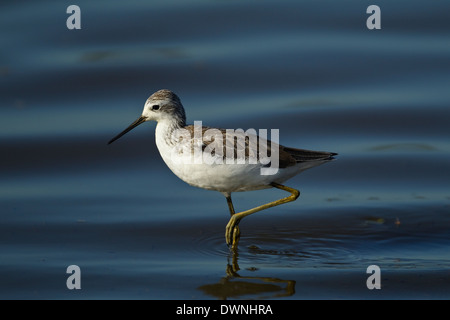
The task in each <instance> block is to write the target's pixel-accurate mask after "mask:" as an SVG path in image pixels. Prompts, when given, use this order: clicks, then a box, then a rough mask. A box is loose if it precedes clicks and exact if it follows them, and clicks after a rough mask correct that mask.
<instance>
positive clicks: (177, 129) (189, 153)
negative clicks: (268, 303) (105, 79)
mask: <svg viewBox="0 0 450 320" xmlns="http://www.w3.org/2000/svg"><path fill="white" fill-rule="evenodd" d="M152 120H154V121H157V126H156V134H155V137H156V146H157V147H158V150H159V153H160V154H161V157H162V158H163V160H164V162H165V163H166V164H167V166H168V167H169V168H170V169H171V170H172V172H173V173H174V174H175V175H177V176H178V177H179V178H180V179H181V180H183V181H185V182H186V183H188V184H190V185H192V186H195V187H199V188H203V189H207V190H216V191H219V192H221V193H222V194H223V195H224V196H225V198H226V200H227V204H228V208H229V210H230V214H231V218H230V220H229V222H228V224H227V226H226V229H225V239H226V243H227V244H228V245H229V246H230V247H231V248H233V249H236V248H237V245H238V241H239V237H240V230H239V222H240V221H241V220H242V219H243V218H244V217H246V216H248V215H250V214H252V213H255V212H258V211H261V210H264V209H267V208H270V207H274V206H277V205H280V204H283V203H287V202H290V201H294V200H296V199H297V198H298V196H299V195H300V192H299V191H298V190H296V189H293V188H290V187H287V186H284V185H282V183H284V181H286V180H288V179H290V178H292V177H293V176H295V175H297V174H299V173H300V172H302V171H304V170H306V169H309V168H312V167H315V166H317V165H320V164H322V163H325V162H328V161H330V160H332V159H333V156H335V155H337V154H336V153H333V152H323V151H310V150H304V149H295V148H288V147H284V146H282V145H279V144H277V143H273V142H272V141H270V140H268V139H267V140H266V139H264V138H260V137H258V136H255V135H254V134H252V133H244V134H242V133H240V134H237V133H236V132H234V131H231V133H230V130H225V129H215V128H209V127H204V126H200V128H198V126H195V125H187V124H186V114H185V111H184V108H183V105H182V104H181V101H180V98H179V97H178V96H177V95H176V94H175V93H173V92H172V91H170V90H166V89H163V90H159V91H157V92H155V93H154V94H152V95H151V96H150V97H149V98H148V99H147V101H146V102H145V105H144V110H143V112H142V115H141V116H140V117H139V118H138V119H137V120H136V121H134V122H133V123H132V124H131V125H130V126H128V127H127V128H126V129H125V130H124V131H122V132H121V133H120V134H118V135H117V136H115V137H114V138H113V139H111V140H110V141H109V142H108V144H110V143H112V142H114V141H115V140H117V139H119V138H120V137H121V136H123V135H124V134H126V133H127V132H129V131H130V130H132V129H133V128H135V127H137V126H138V125H140V124H142V123H144V122H146V121H152ZM211 132H212V133H214V134H211ZM208 133H209V134H208ZM205 136H206V138H205ZM242 137H244V140H240V141H241V144H239V143H236V141H237V140H239V139H240V138H242ZM255 137H256V138H258V139H257V140H254V139H253V138H255ZM219 141H220V142H221V144H217V142H219ZM224 141H225V142H226V143H225V144H226V147H225V144H224V143H223V142H224ZM242 141H244V142H243V143H242ZM252 141H256V143H251V142H252ZM229 142H231V146H232V147H231V149H230V144H229ZM211 146H214V148H211ZM230 150H231V152H228V151H230ZM263 150H265V152H266V157H263V156H262V155H263V152H262V151H263ZM222 151H223V152H222ZM240 151H244V152H240ZM199 154H200V157H198V155H199ZM239 154H240V155H241V156H242V157H243V159H240V160H241V161H228V160H230V157H231V160H233V158H236V157H238V155H239ZM268 154H270V157H268V156H267V155H268ZM194 155H197V157H195V156H194ZM225 158H227V159H226V160H227V161H223V160H224V159H225ZM263 158H264V159H263ZM238 160H239V159H238ZM242 160H244V161H242ZM252 160H253V161H252ZM274 160H275V161H274ZM273 162H276V165H275V166H274V163H273ZM269 168H272V169H274V170H271V171H269V172H268V173H267V172H266V173H263V170H265V169H269ZM272 187H273V188H278V189H281V190H285V191H287V192H289V193H290V195H289V196H288V197H285V198H282V199H279V200H276V201H273V202H270V203H266V204H264V205H261V206H258V207H255V208H252V209H249V210H246V211H242V212H235V210H234V206H233V202H232V200H231V193H232V192H240V191H250V190H260V189H267V188H272Z"/></svg>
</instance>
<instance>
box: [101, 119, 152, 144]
mask: <svg viewBox="0 0 450 320" xmlns="http://www.w3.org/2000/svg"><path fill="white" fill-rule="evenodd" d="M146 120H147V118H146V117H144V116H140V117H139V119H137V120H136V121H135V122H133V123H132V124H130V125H129V126H128V128H126V129H125V130H123V131H122V132H121V133H119V134H118V135H117V136H115V137H114V138H112V139H111V140H110V141H109V142H108V144H111V143H113V142H114V141H116V140H117V139H119V138H120V137H121V136H123V135H124V134H125V133H127V132H128V131H131V130H133V129H134V128H136V127H137V126H138V125H140V124H141V123H144V122H145V121H146Z"/></svg>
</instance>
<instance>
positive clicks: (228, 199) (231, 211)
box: [225, 194, 241, 248]
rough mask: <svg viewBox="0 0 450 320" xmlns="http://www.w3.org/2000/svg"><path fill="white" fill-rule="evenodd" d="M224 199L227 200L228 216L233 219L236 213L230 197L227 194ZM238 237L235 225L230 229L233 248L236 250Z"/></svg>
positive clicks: (239, 234) (237, 229) (238, 232)
mask: <svg viewBox="0 0 450 320" xmlns="http://www.w3.org/2000/svg"><path fill="white" fill-rule="evenodd" d="M225 197H226V198H227V203H228V209H230V215H231V217H233V216H234V215H235V214H236V213H235V211H234V206H233V201H231V195H230V194H227V195H226V196H225ZM240 236H241V231H240V230H239V226H238V225H235V226H234V228H233V229H232V238H233V248H237V245H238V243H239V238H240Z"/></svg>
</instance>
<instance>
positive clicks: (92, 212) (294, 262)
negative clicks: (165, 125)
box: [0, 0, 450, 299]
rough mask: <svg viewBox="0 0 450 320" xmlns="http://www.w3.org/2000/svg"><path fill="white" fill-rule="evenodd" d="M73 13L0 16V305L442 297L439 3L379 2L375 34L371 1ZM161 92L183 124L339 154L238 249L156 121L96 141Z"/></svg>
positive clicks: (153, 4) (32, 5) (446, 57)
mask: <svg viewBox="0 0 450 320" xmlns="http://www.w3.org/2000/svg"><path fill="white" fill-rule="evenodd" d="M70 4H72V3H65V2H58V3H57V2H54V1H33V2H26V3H25V4H22V3H20V4H19V3H18V2H10V3H3V4H1V5H0V8H1V10H0V39H1V42H0V43H1V51H0V148H1V157H0V221H1V222H0V298H1V299H123V298H127V299H223V298H229V299H241V298H256V299H259V298H260V299H264V298H278V299H305V298H306V299H310V298H322V299H328V298H333V299H335V298H337V299H349V298H364V299H417V298H425V299H448V298H450V293H449V287H450V286H449V285H450V272H449V270H450V254H449V252H450V250H449V249H450V188H449V187H450V126H449V125H448V124H449V119H450V90H449V88H450V42H449V35H450V22H449V20H448V12H449V11H450V4H449V3H448V1H432V2H425V1H395V2H392V1H377V3H376V4H377V5H378V6H380V8H381V18H382V20H381V26H382V28H381V30H372V31H371V30H368V29H367V28H366V19H367V17H368V16H369V15H368V14H366V9H367V7H368V6H369V5H371V4H373V3H371V2H368V1H356V0H352V1H346V2H345V5H344V4H343V3H341V2H337V1H331V0H330V1H239V2H237V1H231V2H229V1H206V0H205V1H200V0H199V1H191V2H189V3H188V2H187V1H180V0H179V1H148V2H145V3H144V2H142V1H126V2H123V1H95V2H92V1H77V3H76V4H77V5H78V6H79V7H80V8H81V26H82V29H81V30H68V29H67V28H66V19H67V18H68V17H69V14H67V13H66V8H67V6H69V5H70ZM161 88H168V89H171V90H173V91H174V92H176V93H177V94H178V95H179V96H180V97H181V100H182V102H183V104H184V106H185V109H186V112H187V116H188V122H190V123H192V122H193V121H194V120H201V121H203V124H205V125H209V126H217V127H221V128H243V129H248V128H255V129H256V130H258V129H272V128H273V129H279V130H280V143H281V144H283V145H287V146H291V147H297V148H305V149H313V150H326V151H333V152H338V153H339V156H338V157H337V160H336V161H333V162H331V163H327V164H325V165H323V166H320V167H318V168H314V169H311V170H309V171H306V172H304V173H302V174H301V175H300V176H297V177H295V178H293V179H292V180H290V181H289V182H287V183H286V184H287V185H288V186H291V187H294V188H297V189H299V190H300V191H301V196H300V198H299V199H298V200H297V201H295V202H293V203H289V204H285V205H283V206H279V207H276V208H272V209H269V210H266V211H263V212H260V213H256V214H254V215H252V216H250V217H248V218H246V219H244V220H243V221H242V223H241V232H242V237H241V241H240V245H239V251H238V253H237V254H236V255H233V254H231V253H230V251H229V250H228V248H227V246H226V245H225V240H224V229H225V225H226V223H227V222H228V218H229V213H228V208H227V205H226V201H225V199H224V197H223V196H222V195H221V194H220V193H217V192H212V191H205V190H201V189H197V188H194V187H191V186H189V185H187V184H185V183H184V182H182V181H181V180H179V179H178V178H177V177H175V176H174V175H173V174H172V173H171V172H170V170H169V169H168V168H167V167H166V166H165V164H164V162H163V161H162V159H161V158H160V156H159V154H158V152H157V149H156V146H155V143H154V127H155V124H151V123H147V124H145V125H142V126H140V127H139V128H137V129H135V130H133V131H132V132H130V133H128V134H127V135H126V136H124V137H123V138H121V139H120V140H119V141H117V142H115V143H114V144H112V145H109V146H108V145H106V143H107V141H109V140H110V139H111V138H112V137H113V136H115V135H116V134H117V133H119V132H120V131H122V130H123V129H124V128H126V127H127V126H128V125H129V124H130V123H131V122H132V121H134V120H135V119H136V118H137V117H138V116H139V115H140V113H141V111H142V107H143V105H144V102H145V100H146V99H147V97H148V96H149V95H150V94H151V93H153V92H154V91H156V90H158V89H161ZM284 196H285V193H284V192H282V191H279V190H263V191H255V192H246V193H236V194H233V199H234V204H235V207H236V209H237V210H245V209H247V208H251V207H252V206H256V205H259V204H262V203H265V202H267V201H270V200H276V199H278V198H281V197H284ZM69 265H78V266H79V267H80V269H81V290H69V289H68V288H67V286H66V280H67V278H68V277H69V274H67V273H66V269H67V267H68V266H69ZM369 265H378V266H379V267H380V270H381V290H369V289H368V288H367V286H366V280H367V278H368V276H369V274H367V273H366V269H367V267H368V266H369Z"/></svg>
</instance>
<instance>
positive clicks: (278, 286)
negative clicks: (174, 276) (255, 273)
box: [197, 250, 295, 300]
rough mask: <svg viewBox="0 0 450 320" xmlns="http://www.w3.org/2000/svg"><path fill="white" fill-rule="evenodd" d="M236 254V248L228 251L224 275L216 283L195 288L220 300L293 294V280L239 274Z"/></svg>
mask: <svg viewBox="0 0 450 320" xmlns="http://www.w3.org/2000/svg"><path fill="white" fill-rule="evenodd" d="M238 255H239V254H238V251H237V250H233V251H230V256H229V257H228V262H227V265H226V269H225V273H226V276H225V277H222V278H220V280H219V281H218V282H217V283H211V284H205V285H202V286H200V287H198V288H197V290H200V291H202V292H203V293H204V294H206V295H209V296H212V297H215V298H217V299H221V300H226V299H230V298H237V299H238V298H241V297H245V299H273V298H281V297H289V296H292V295H293V294H295V281H294V280H283V279H279V278H273V277H249V276H241V275H239V273H238V271H239V270H240V267H239V264H238ZM230 260H231V262H230Z"/></svg>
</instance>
